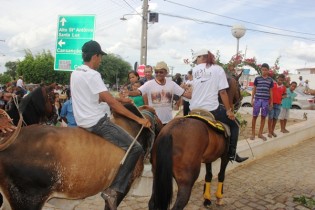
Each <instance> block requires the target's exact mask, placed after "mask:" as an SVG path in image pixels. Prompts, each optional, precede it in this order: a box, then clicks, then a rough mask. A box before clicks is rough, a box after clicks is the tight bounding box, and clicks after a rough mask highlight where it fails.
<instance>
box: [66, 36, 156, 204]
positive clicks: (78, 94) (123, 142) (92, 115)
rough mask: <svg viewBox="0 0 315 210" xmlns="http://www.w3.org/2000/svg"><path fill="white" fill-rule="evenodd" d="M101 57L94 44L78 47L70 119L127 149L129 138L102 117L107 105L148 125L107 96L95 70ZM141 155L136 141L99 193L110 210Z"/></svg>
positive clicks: (93, 42)
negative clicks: (79, 63)
mask: <svg viewBox="0 0 315 210" xmlns="http://www.w3.org/2000/svg"><path fill="white" fill-rule="evenodd" d="M103 55H106V53H104V52H103V51H102V49H101V46H100V45H99V43H97V42H96V41H89V42H86V43H85V44H84V45H83V47H82V58H83V61H84V64H83V65H81V66H79V67H78V68H77V69H76V70H75V71H73V72H72V74H71V79H70V87H71V94H72V105H73V113H74V117H75V120H76V122H77V125H78V126H79V127H82V128H84V129H86V130H88V131H90V132H92V133H95V134H97V135H99V136H101V137H103V138H105V139H107V140H108V141H110V142H112V143H113V144H115V145H117V146H119V147H121V148H122V149H124V150H127V149H128V148H129V146H130V145H131V143H132V141H133V138H132V137H131V136H130V135H129V134H128V133H126V131H125V130H123V129H122V128H121V127H119V126H118V125H116V124H114V123H112V122H111V121H110V120H109V116H107V114H105V113H106V110H107V105H108V106H109V107H110V108H112V109H113V110H115V112H117V113H119V114H121V115H124V116H125V117H128V118H130V119H133V120H135V121H136V122H138V123H139V124H141V125H143V126H145V127H150V126H151V124H150V121H149V120H147V119H143V118H139V117H137V116H136V115H134V114H133V113H132V112H130V111H129V110H127V109H126V108H125V107H124V106H123V105H122V104H121V103H119V102H118V101H117V100H116V99H115V98H114V97H113V96H112V95H111V94H110V93H109V91H108V90H107V87H106V86H105V84H104V82H103V80H102V78H101V74H100V73H99V72H97V70H96V69H98V67H99V66H100V63H101V60H102V56H103ZM113 134H115V136H113ZM142 152H143V149H142V147H141V145H140V144H139V143H138V142H136V143H135V144H134V146H133V147H132V149H131V150H130V153H129V155H128V156H127V159H126V161H125V162H124V164H123V165H122V166H121V167H120V169H119V171H118V173H117V175H116V177H115V179H114V181H113V183H112V184H111V186H110V187H109V188H107V189H106V190H105V191H104V192H103V193H102V197H103V198H104V199H105V201H106V203H107V204H108V205H109V207H110V209H111V210H115V209H117V201H116V199H117V192H120V193H125V190H126V188H127V186H128V184H129V180H130V178H131V175H132V172H133V169H134V167H135V165H136V163H137V161H138V159H139V157H140V155H141V153H142Z"/></svg>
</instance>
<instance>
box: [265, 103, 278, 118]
mask: <svg viewBox="0 0 315 210" xmlns="http://www.w3.org/2000/svg"><path fill="white" fill-rule="evenodd" d="M280 111H281V104H273V108H272V109H271V110H269V114H268V118H269V119H276V120H277V119H278V117H279V114H280Z"/></svg>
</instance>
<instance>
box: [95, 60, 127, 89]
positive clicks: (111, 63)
mask: <svg viewBox="0 0 315 210" xmlns="http://www.w3.org/2000/svg"><path fill="white" fill-rule="evenodd" d="M131 70H132V67H131V65H130V64H129V63H128V62H126V61H124V60H123V59H121V58H120V57H119V56H116V55H114V54H108V55H107V56H103V58H102V63H101V65H100V67H99V72H100V73H101V75H102V77H103V79H104V82H105V83H106V84H111V85H113V84H116V76H117V78H119V84H124V83H127V79H128V78H127V77H128V72H129V71H131Z"/></svg>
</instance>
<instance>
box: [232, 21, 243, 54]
mask: <svg viewBox="0 0 315 210" xmlns="http://www.w3.org/2000/svg"><path fill="white" fill-rule="evenodd" d="M231 32H232V35H233V36H234V37H235V38H236V39H237V47H236V56H237V55H238V51H239V50H238V49H239V40H240V38H242V37H243V36H244V35H245V32H246V28H245V27H244V26H243V25H239V24H238V25H234V26H232V30H231Z"/></svg>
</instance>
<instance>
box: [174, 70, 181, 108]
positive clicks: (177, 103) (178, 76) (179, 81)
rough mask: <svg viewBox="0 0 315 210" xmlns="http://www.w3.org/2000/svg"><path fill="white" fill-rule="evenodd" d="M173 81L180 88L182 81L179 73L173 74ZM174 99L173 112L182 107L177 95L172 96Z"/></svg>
mask: <svg viewBox="0 0 315 210" xmlns="http://www.w3.org/2000/svg"><path fill="white" fill-rule="evenodd" d="M173 81H174V82H175V83H176V84H178V85H179V86H181V84H182V83H183V79H182V77H181V74H180V73H176V74H175V77H174V78H173ZM173 98H174V101H175V110H179V108H180V107H181V105H182V103H181V102H182V100H181V97H180V96H178V95H174V96H173Z"/></svg>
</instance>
